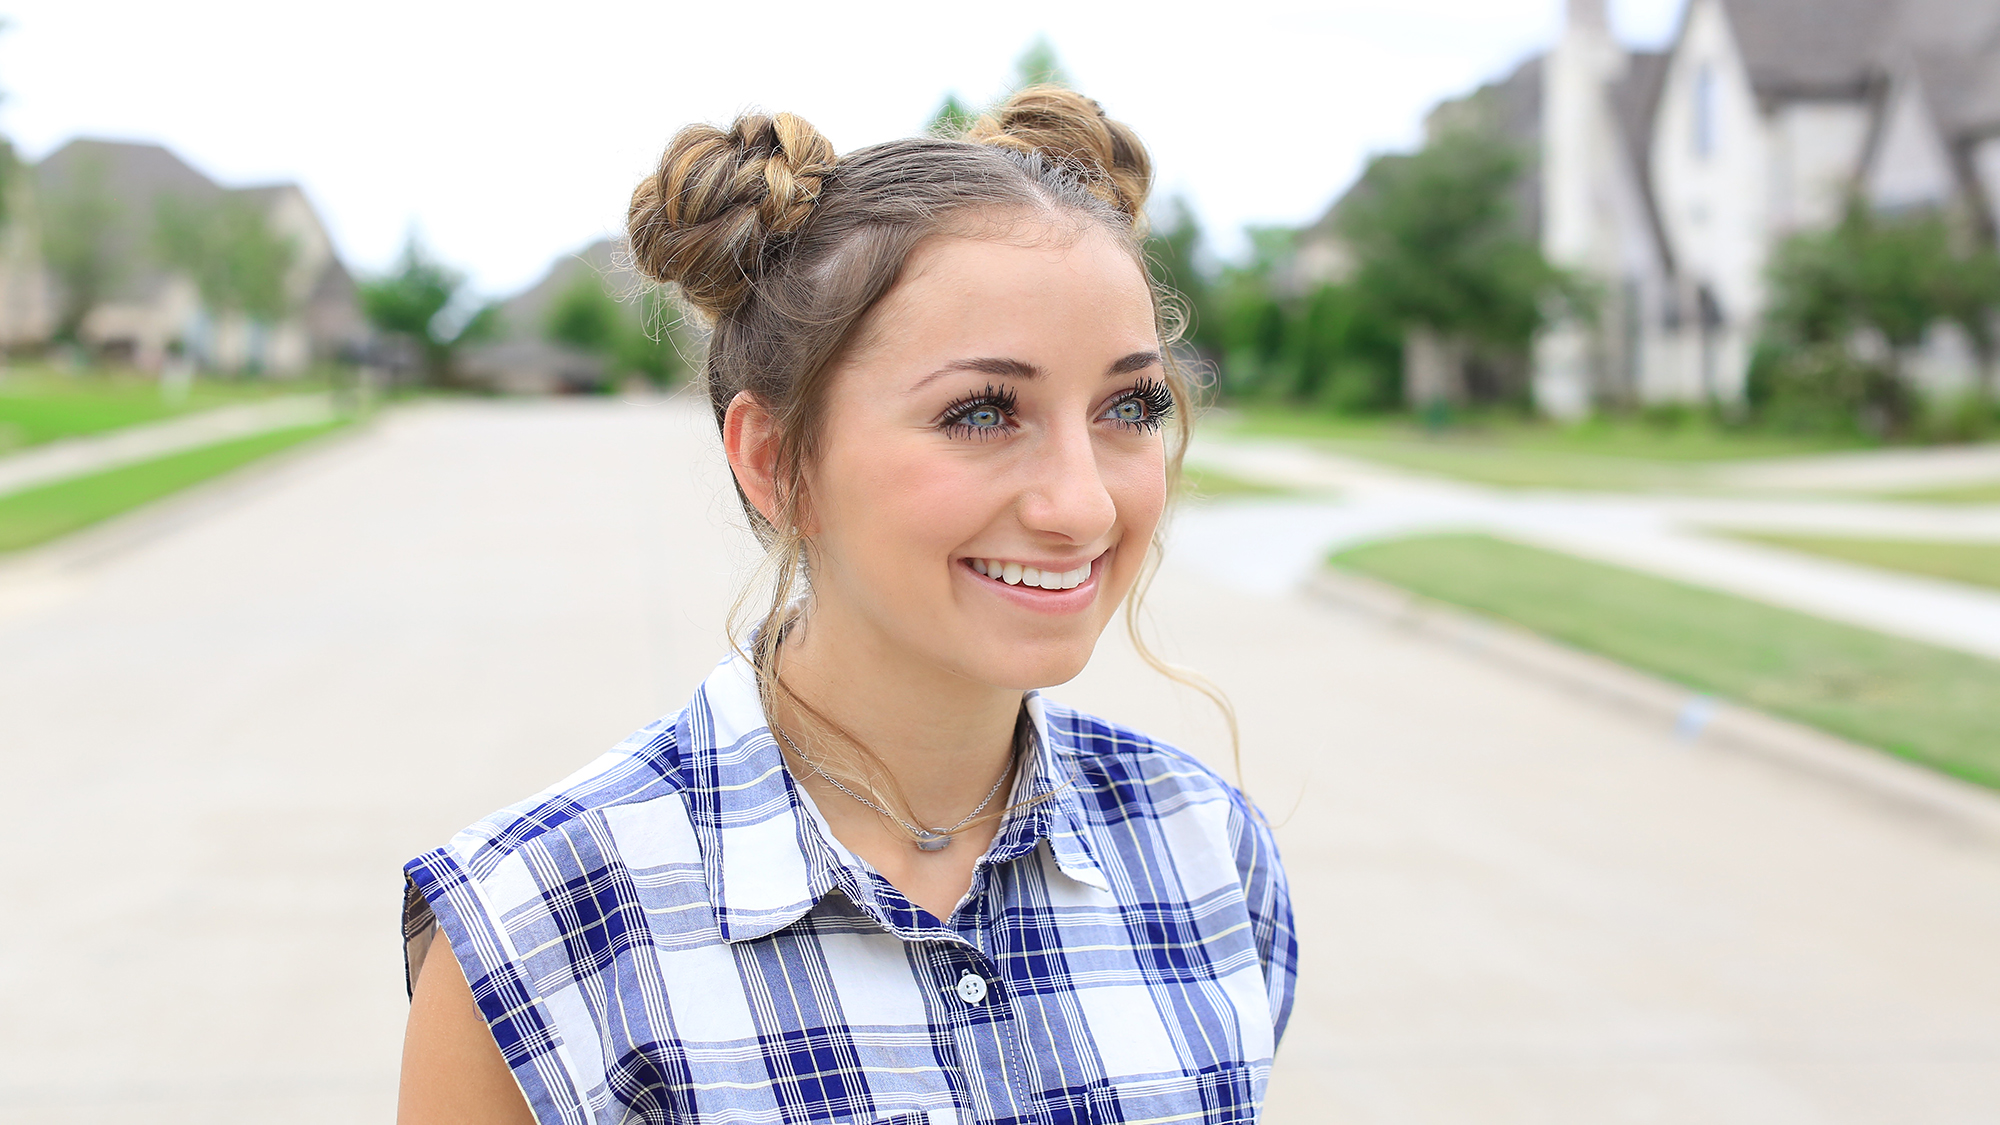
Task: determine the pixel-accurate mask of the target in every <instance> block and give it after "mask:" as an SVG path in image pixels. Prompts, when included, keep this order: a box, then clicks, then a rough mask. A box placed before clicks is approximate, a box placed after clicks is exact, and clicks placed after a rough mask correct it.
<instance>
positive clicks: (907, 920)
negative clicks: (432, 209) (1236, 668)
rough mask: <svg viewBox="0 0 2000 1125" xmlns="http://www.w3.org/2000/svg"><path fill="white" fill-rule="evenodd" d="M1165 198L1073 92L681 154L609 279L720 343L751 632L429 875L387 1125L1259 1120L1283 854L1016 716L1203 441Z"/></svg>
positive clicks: (413, 926) (1219, 795) (1239, 824)
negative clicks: (670, 709) (837, 147)
mask: <svg viewBox="0 0 2000 1125" xmlns="http://www.w3.org/2000/svg"><path fill="white" fill-rule="evenodd" d="M1150 179H1151V170H1150V166H1149V163H1148V158H1147V156H1146V152H1145V150H1144V148H1143V147H1142V146H1141V145H1140V144H1139V142H1138V139H1137V138H1136V137H1135V136H1133V134H1132V133H1131V131H1130V130H1129V129H1127V128H1126V127H1125V126H1124V125H1122V124H1120V123H1118V122H1116V121H1113V120H1110V119H1108V118H1107V117H1105V115H1104V114H1103V112H1102V111H1101V110H1100V109H1099V108H1098V106H1097V104H1096V103H1095V102H1092V101H1090V100H1089V99H1087V98H1084V97H1081V96H1079V95H1076V94H1074V93H1071V92H1069V91H1066V90H1059V89H1053V88H1035V89H1030V90H1026V91H1023V92H1021V93H1020V94H1017V95H1016V96H1015V97H1014V98H1012V99H1011V100H1010V101H1009V102H1008V103H1007V104H1005V105H1004V106H1002V107H1000V108H999V109H998V110H996V111H995V112H994V114H993V115H991V116H988V117H985V118H982V119H981V120H980V121H979V122H978V123H977V124H976V125H975V126H974V127H973V128H972V130H971V131H970V132H969V133H968V134H967V135H966V136H965V137H963V138H961V139H956V140H942V139H935V138H923V139H913V140H905V141H896V142H891V143H888V144H882V145H876V146H873V147H870V148H865V149H861V150H859V151H856V152H852V153H849V154H847V155H846V156H840V157H836V155H835V153H834V150H833V147H832V146H831V145H830V144H829V143H828V142H827V141H826V139H825V138H824V137H822V136H820V134H819V133H818V132H817V131H815V130H814V129H813V128H812V126H810V125H808V124H806V123H805V122H804V121H802V120H800V119H799V118H797V117H793V116H791V115H789V114H778V115H776V116H775V117H765V116H761V115H753V116H745V117H743V118H740V119H738V120H737V121H736V123H735V124H734V126H733V127H732V128H731V129H730V130H728V131H727V132H724V131H721V130H717V129H713V128H709V127H705V126H693V127H690V128H688V129H685V130H683V131H682V132H681V133H680V134H679V135H678V136H676V137H675V138H674V140H673V142H672V143H671V144H670V145H669V147H668V148H667V151H666V154H665V155H664V156H663V157H662V158H661V161H660V167H659V170H658V172H657V173H655V174H654V175H652V176H649V177H648V178H647V179H646V180H645V181H644V182H643V183H641V184H640V185H639V188H638V190H637V191H636V192H634V194H633V198H632V208H631V215H630V238H631V245H632V252H633V255H634V258H635V261H636V262H637V264H638V266H639V267H640V268H641V269H642V270H643V271H645V272H646V273H648V274H650V275H651V276H653V277H654V278H656V279H657V280H659V281H661V282H665V283H670V284H673V285H675V286H677V287H678V290H679V292H680V294H681V296H682V297H683V299H684V300H685V301H686V302H687V304H688V305H690V306H691V307H692V308H693V309H694V310H695V311H696V312H697V313H699V314H700V315H701V316H702V317H703V318H704V319H705V320H706V321H707V322H708V323H709V324H711V325H712V333H711V335H710V338H709V342H708V351H707V358H706V361H705V371H704V378H705V383H706V386H707V389H708V393H709V397H710V401H711V403H712V405H713V407H714V410H715V417H716V421H717V424H718V427H719V429H720V431H721V435H722V444H723V447H724V449H725V450H726V451H727V453H728V458H729V465H730V468H731V469H732V470H733V472H734V475H735V480H736V486H737V491H738V493H739V494H740V496H741V499H742V501H743V505H744V510H745V514H746V516H747V517H748V519H749V521H750V524H751V527H752V529H753V530H754V531H755V532H756V534H757V536H758V538H759V540H760V541H761V542H762V543H763V544H764V545H765V547H766V548H767V550H768V564H769V570H770V572H771V577H772V579H773V581H772V587H773V591H774V593H773V597H772V600H771V603H770V605H769V607H768V609H767V611H766V612H765V613H764V614H763V615H762V622H761V624H760V625H759V626H758V627H757V628H755V629H754V630H752V631H751V632H750V634H749V635H748V636H747V638H746V639H745V640H744V641H743V643H742V648H741V650H740V651H739V652H737V653H736V654H735V655H734V656H732V657H731V658H730V659H728V660H725V661H724V662H723V663H722V664H721V665H720V666H719V667H718V668H717V669H716V671H715V672H714V673H713V674H712V675H710V676H709V678H708V680H707V681H706V682H705V683H703V684H702V685H701V687H700V688H699V689H698V690H697V691H696V692H695V694H694V698H693V699H692V700H691V701H690V702H689V704H688V705H687V707H686V708H685V709H683V710H682V711H680V712H678V713H677V714H674V715H672V716H669V717H667V718H664V719H661V720H659V721H657V722H655V723H653V724H652V725H650V726H647V727H645V728H643V729H641V730H640V731H638V732H637V733H635V734H634V735H632V736H631V737H630V738H628V739H626V741H625V742H624V743H623V744H621V745H620V746H618V747H617V748H616V749H615V750H613V751H612V752H611V753H609V754H607V755H606V756H605V757H603V758H601V759H600V760H598V761H597V762H595V763H593V764H592V765H590V766H589V767H587V768H585V769H584V770H583V771H582V772H580V773H578V774H576V775H574V776H572V777H570V778H569V779H567V780H565V781H563V782H560V783H559V784H558V785H557V786H556V787H555V788H553V789H551V790H549V791H547V792H545V793H543V794H541V795H539V796H537V797H534V798H532V799H530V800H529V801H526V802H524V803H522V804H519V805H516V806H513V807H512V808H509V809H506V810H503V811H502V812H499V813H496V814H494V815H493V816H491V817H489V818H487V819H486V820H483V821H481V822H480V823H478V824H476V825H474V826H472V827H471V828H468V829H466V830H465V831H464V832H461V833H459V834H458V835H457V836H455V837H453V839H452V840H451V842H450V843H449V844H447V845H446V846H445V847H443V848H440V849H438V850H436V851H433V852H431V853H429V854H427V855H424V856H420V857H418V858H417V859H416V860H414V861H412V862H411V863H410V865H409V866H408V868H407V869H406V874H407V875H408V880H409V889H408V894H407V907H406V911H405V934H406V938H407V942H408V945H407V948H408V963H409V977H410V981H411V990H412V1006H411V1011H410V1022H409V1031H408V1037H407V1040H406V1043H405V1048H404V1060H403V1085H402V1096H401V1106H400V1112H399V1119H400V1120H402V1121H403V1122H406V1123H410V1125H429V1123H435V1122H529V1121H539V1122H542V1123H544V1125H552V1123H555V1122H586V1121H606V1122H609V1121H628V1120H631V1121H647V1122H696V1121H701V1122H742V1123H753V1122H767V1123H776V1122H784V1123H793V1122H799V1123H803V1122H877V1121H892V1122H896V1123H899V1125H914V1123H918V1122H927V1123H930V1125H948V1123H949V1125H956V1123H961V1122H963V1123H972V1122H979V1123H986V1122H1008V1123H1015V1122H1019V1123H1022V1125H1026V1123H1029V1122H1035V1123H1055V1122H1070V1121H1078V1122H1086V1121H1087V1122H1095V1121H1128V1122H1129V1121H1188V1122H1197V1121H1200V1122H1249V1121H1253V1120H1255V1119H1256V1117H1257V1115H1258V1110H1259V1105H1260V1103H1261V1101H1262V1098H1263V1093H1264V1088H1265V1083H1266V1080H1267V1078H1268V1076H1269V1073H1270V1066H1271V1056H1272V1052H1273V1051H1274V1049H1275V1048H1276V1044H1277V1040H1278V1037H1279V1036H1280V1035H1281V1034H1282V1033H1283V1031H1284V1026H1285V1022H1286V1019H1287V1017H1288V1016H1289V1014H1290V1009H1291V1002H1292V989H1293V974H1294V961H1295V958H1296V953H1297V947H1296V943H1295V942H1294V940H1293V937H1292V929H1291V927H1292V915H1291V905H1290V902H1289V900H1288V898H1287V891H1286V885H1285V879H1284V874H1283V871H1282V870H1281V868H1280V867H1279V865H1278V855H1277V850H1276V848H1275V846H1274V845H1273V842H1272V839H1271V835H1270V832H1269V830H1268V829H1267V828H1266V826H1265V824H1264V822H1263V820H1262V819H1261V817H1260V816H1259V815H1258V814H1257V812H1256V810H1255V809H1254V808H1252V807H1251V806H1250V805H1249V804H1248V803H1247V802H1246V801H1245V799H1244V798H1243V797H1242V795H1241V794H1239V793H1238V792H1237V791H1236V790H1235V789H1233V788H1232V787H1231V786H1229V785H1228V784H1227V783H1225V782H1224V781H1222V780H1221V779H1220V778H1218V777H1216V776H1215V775H1214V774H1213V773H1211V772H1210V771H1209V770H1208V769H1206V768H1205V767H1203V766H1202V765H1201V764H1200V763H1198V762H1197V761H1195V760H1194V759H1193V758H1192V757H1190V756H1188V755H1186V754H1184V753H1182V752H1181V751H1179V750H1176V749H1174V748H1172V747H1169V746H1165V745H1162V744H1161V743H1158V742H1155V741H1153V740H1152V739H1150V738H1148V737H1146V736H1145V735H1143V734H1140V733H1138V732H1136V731H1133V730H1129V729H1126V728H1123V727H1119V726H1115V725H1113V724H1111V723H1107V722H1104V721H1103V720H1100V719H1095V718H1092V717H1090V716H1088V715H1083V714H1080V713H1077V712H1074V711H1070V710H1068V709H1065V708H1063V707H1061V706H1060V705H1058V704H1056V703H1054V702H1052V701H1050V700H1049V699H1047V698H1046V697H1044V696H1042V695H1041V694H1040V689H1042V688H1045V687H1049V686H1051V685H1056V684H1061V683H1064V682H1066V681H1068V680H1070V679H1072V678H1073V677H1075V676H1076V675H1077V673H1079V672H1080V671H1082V670H1083V667H1084V665H1085V664H1086V663H1087V662H1088V661H1089V659H1090V655H1091V652H1092V650H1093V648H1094V647H1095V646H1096V644H1097V640H1098V638H1099V636H1100V635H1101V634H1102V633H1103V631H1104V628H1105V626H1106V625H1107V624H1108V623H1109V622H1110V620H1111V617H1112V615H1113V614H1114V613H1115V612H1117V610H1118V607H1119V606H1120V605H1121V603H1124V602H1125V601H1126V600H1127V599H1128V597H1131V596H1134V595H1133V591H1134V588H1135V586H1136V585H1138V584H1139V582H1140V576H1141V572H1142V571H1143V570H1144V569H1145V567H1146V565H1147V557H1148V552H1149V551H1150V550H1151V549H1152V548H1153V547H1154V545H1155V535H1156V532H1157V531H1158V530H1159V527H1160V521H1161V517H1162V514H1163V512H1164V510H1165V507H1166V503H1167V499H1168V497H1169V495H1171V493H1172V489H1173V484H1174V477H1175V474H1176V472H1177V469H1178V462H1179V451H1180V449H1181V448H1182V447H1183V446H1184V444H1185V441H1186V434H1187V424H1188V414H1189V410H1188V405H1189V403H1188V394H1187V390H1186V385H1185V383H1184V381H1183V379H1182V376H1181V374H1180V373H1179V371H1178V370H1177V369H1176V368H1175V366H1174V363H1173V359H1172V354H1171V352H1170V351H1169V350H1168V345H1169V344H1170V343H1171V342H1172V341H1171V339H1170V338H1163V332H1162V324H1163V323H1164V318H1163V317H1162V316H1161V313H1160V310H1161V307H1162V306H1161V301H1160V295H1159V292H1158V291H1157V290H1156V289H1155V288H1154V287H1153V285H1152V284H1151V283H1150V281H1149V279H1148V276H1147V272H1146V268H1145V265H1144V257H1143V237H1144V235H1143V215H1142V207H1143V205H1144V203H1145V198H1146V193H1147V189H1148V187H1149V183H1150Z"/></svg>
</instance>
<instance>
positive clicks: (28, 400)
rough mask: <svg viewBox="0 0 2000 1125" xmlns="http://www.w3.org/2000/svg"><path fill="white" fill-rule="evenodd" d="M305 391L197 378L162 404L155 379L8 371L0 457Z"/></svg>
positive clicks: (1, 388)
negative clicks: (180, 395)
mask: <svg viewBox="0 0 2000 1125" xmlns="http://www.w3.org/2000/svg"><path fill="white" fill-rule="evenodd" d="M309 389H312V388H311V387H308V386H305V385H302V384H300V383H297V382H287V383H272V382H241V383H221V382H214V381H210V380H199V381H197V382H195V384H194V385H193V386H192V387H191V388H189V391H188V394H187V397H186V398H185V399H183V400H181V401H179V402H168V401H167V400H166V399H165V398H164V397H162V395H161V393H160V386H159V383H158V381H157V380H155V379H153V378H151V377H149V376H139V375H131V374H107V373H103V372H81V373H77V374H63V373H61V372H55V371H48V370H45V369H38V368H14V369H12V370H10V371H8V372H7V374H6V376H5V378H0V454H5V453H6V452H7V451H8V450H11V449H19V448H23V447H25V446H30V445H40V444H42V443H43V442H47V441H54V440H56V439H57V438H66V437H79V436H82V435H85V434H95V433H102V432H103V431H105V430H115V429H118V428H119V427H121V426H131V425H137V424H138V423H141V422H156V421H159V420H160V419H162V418H171V417H173V416H175V415H177V414H186V413H189V412H192V411H196V410H206V409H209V408H211V407H216V406H227V405H229V404H230V403H235V402H248V401H254V400H257V399H262V398H270V397H272V396H274V395H282V394H292V393H296V392H298V391H302V390H309Z"/></svg>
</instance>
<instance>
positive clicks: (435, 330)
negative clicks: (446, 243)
mask: <svg viewBox="0 0 2000 1125" xmlns="http://www.w3.org/2000/svg"><path fill="white" fill-rule="evenodd" d="M464 288H465V275H464V274H461V273H459V272H458V271H457V270H454V269H452V268H450V267H449V266H446V265H445V264H443V263H442V262H439V261H438V260H436V259H435V258H433V257H432V256H431V255H430V252H429V251H428V250H426V249H425V248H424V246H423V244H422V243H421V242H419V241H418V240H417V238H416V236H415V235H411V236H410V238H409V239H408V241H406V242H405V243H404V244H403V252H402V255H401V257H399V258H398V259H397V263H396V268H395V269H394V270H393V271H391V272H390V273H389V274H387V275H386V276H383V277H379V278H375V279H372V280H368V281H363V282H362V283H361V284H360V286H359V290H360V296H361V311H362V313H363V314H364V315H365V316H367V318H368V322H369V323H370V324H371V325H373V326H374V327H375V330H376V331H378V332H381V333H384V334H385V335H388V336H391V337H397V338H401V339H404V340H407V341H409V342H410V343H411V344H412V345H414V346H415V347H416V349H417V350H418V352H419V354H420V355H421V357H422V362H423V373H424V377H425V378H426V380H427V381H429V382H431V383H433V384H442V383H446V382H448V381H449V380H450V378H451V365H452V359H453V357H454V355H455V354H456V353H457V351H458V349H460V348H462V347H465V346H467V345H470V344H475V343H479V342H480V341H482V340H486V339H490V338H492V337H493V336H494V335H495V334H497V332H498V330H499V327H500V313H499V308H498V306H496V305H491V304H489V305H486V306H484V307H482V308H480V309H479V310H478V311H477V312H475V313H474V314H473V315H472V316H471V317H469V318H467V319H466V320H465V321H464V322H463V323H462V324H460V325H459V326H458V327H457V328H456V329H454V328H453V327H452V325H451V324H450V321H451V319H452V318H451V316H450V315H449V311H450V310H451V309H452V308H453V306H454V304H455V303H456V302H457V300H458V298H459V297H461V296H462V295H463V292H464Z"/></svg>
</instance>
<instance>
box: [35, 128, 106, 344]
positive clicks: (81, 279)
mask: <svg viewBox="0 0 2000 1125" xmlns="http://www.w3.org/2000/svg"><path fill="white" fill-rule="evenodd" d="M105 177H106V174H105V170H104V166H103V165H102V164H100V163H98V162H97V161H95V160H78V161H77V162H76V164H75V165H74V166H73V167H71V168H70V170H69V175H68V176H67V177H66V178H65V182H63V183H61V184H59V185H55V187H54V190H52V191H51V192H50V198H49V199H47V200H46V201H44V203H43V205H42V208H41V214H42V224H41V226H42V229H41V241H42V261H43V262H44V263H45V264H46V265H47V266H48V270H49V273H50V274H51V275H53V276H54V278H55V280H56V284H57V287H58V291H59V300H58V303H57V306H56V322H55V338H56V339H57V340H61V341H67V342H70V343H75V342H77V340H78V337H79V334H80V333H81V332H82V330H83V322H84V318H86V317H88V316H89V315H90V311H91V310H92V309H94V308H96V307H97V305H98V303H99V302H100V301H102V300H103V299H104V295H105V294H106V293H107V292H108V291H109V290H110V289H111V287H112V286H113V285H115V284H116V283H117V282H118V279H119V277H120V276H122V274H123V270H122V268H121V263H120V262H119V261H118V258H117V253H116V242H117V233H118V228H119V226H120V225H121V223H122V222H123V220H124V213H123V211H122V210H121V209H120V208H119V206H118V203H117V201H116V200H114V199H112V198H111V193H110V191H109V190H108V189H107V188H106V186H105Z"/></svg>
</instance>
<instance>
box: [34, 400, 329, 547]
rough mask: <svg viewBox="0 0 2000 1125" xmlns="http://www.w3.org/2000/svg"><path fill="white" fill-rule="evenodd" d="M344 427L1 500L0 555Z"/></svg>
mask: <svg viewBox="0 0 2000 1125" xmlns="http://www.w3.org/2000/svg"><path fill="white" fill-rule="evenodd" d="M345 424H346V423H344V422H322V423H319V424H317V425H311V426H297V427H293V428H291V429H284V430H273V431H271V432H269V433H263V434H257V435H255V436H253V437H247V438H238V439H236V440H234V441H225V442H220V443H218V444H215V445H209V446H204V447H202V448H200V449H192V450H189V451H187V452H185V453H175V454H171V455H169V456H166V457H161V458H158V459H156V460H152V461H142V462H140V463H138V464H136V465H126V466H124V467H122V468H117V469H107V470H105V471H104V472H101V473H92V474H90V475H88V476H81V477H73V478H71V479H69V480H62V481H57V482H55V483H54V484H45V485H42V486H40V487H38V488H30V489H27V490H25V491H22V492H15V493H11V494H9V495H6V496H0V551H17V550H20V549H22V548H24V547H32V546H34V545H36V544H37V543H45V542H47V541H48V540H50V539H54V538H55V537H56V536H58V535H66V534H68V533H69V532H72V531H75V530H77V529H78V528H82V527H87V526H89V525H91V524H94V523H97V522H99V521H100V520H105V519H109V518H111V517H112V516H115V515H118V514H119V513H121V512H126V511H129V510H131V509H133V508H136V507H138V506H140V505H141V504H146V503H150V502H151V501H154V500H157V499H159V498H161V497H163V496H166V495H168V494H170V493H173V492H178V491H180V490H181V489H183V488H187V487H189V486H190V485H195V484H199V483H201V482H202V481H205V480H208V479H209V478H211V477H216V476H220V475H222V474H223V473H226V472H229V471H230V470H231V469H235V468H238V467H240V466H242V465H245V464H247V463H249V462H251V461H255V460H257V459H258V458H259V457H264V456H268V455H270V454H272V453H276V452H278V451H279V450H282V449H289V448H291V447H292V446H295V445H297V444H299V443H300V442H303V441H310V440H312V439H313V438H316V437H318V436H320V435H321V434H324V433H326V432H328V431H329V430H333V429H337V428H339V427H340V426H342V425H345Z"/></svg>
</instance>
